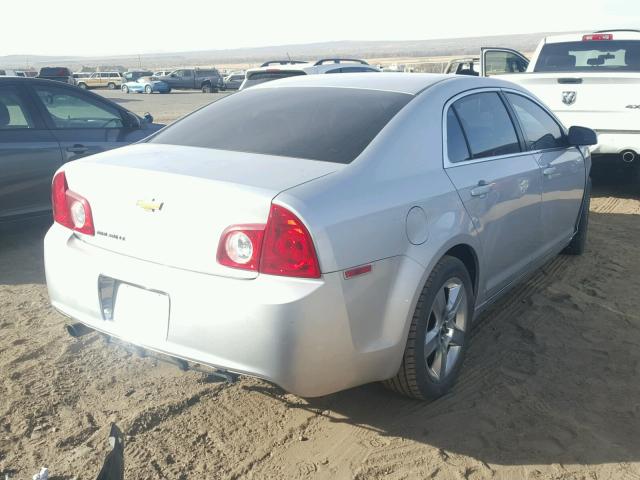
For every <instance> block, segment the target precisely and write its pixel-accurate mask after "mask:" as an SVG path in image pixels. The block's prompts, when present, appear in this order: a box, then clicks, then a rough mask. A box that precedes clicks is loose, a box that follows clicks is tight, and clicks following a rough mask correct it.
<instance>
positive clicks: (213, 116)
mask: <svg viewBox="0 0 640 480" xmlns="http://www.w3.org/2000/svg"><path fill="white" fill-rule="evenodd" d="M411 98H412V96H411V95H407V94H403V93H396V92H382V91H378V90H358V89H352V88H307V87H293V88H264V89H263V88H258V89H253V90H245V91H242V92H240V93H236V94H233V95H230V96H228V97H225V98H223V99H222V100H219V101H217V102H215V103H213V104H211V105H209V106H207V107H205V108H203V109H201V110H198V111H196V112H195V113H193V114H191V115H189V116H188V117H186V118H184V119H183V120H180V121H178V122H176V123H174V124H173V125H171V126H169V127H167V128H165V129H164V130H162V131H161V132H160V133H158V134H157V135H155V136H153V137H152V138H151V139H150V140H149V142H151V143H164V144H171V145H184V146H193V147H204V148H215V149H220V150H232V151H238V152H251V153H261V154H268V155H280V156H285V157H297V158H302V159H311V160H323V161H327V162H335V163H351V161H353V160H354V159H355V158H356V157H357V156H358V155H360V153H361V152H362V151H363V150H364V149H365V147H366V146H367V145H369V143H370V142H371V140H373V139H374V138H375V136H376V135H377V134H378V133H379V132H380V130H382V128H383V127H384V126H385V125H386V124H387V123H388V122H389V120H391V118H392V117H393V116H394V115H395V114H396V113H398V111H399V110H400V109H401V108H402V107H403V106H405V105H406V104H407V103H408V102H409V100H411Z"/></svg>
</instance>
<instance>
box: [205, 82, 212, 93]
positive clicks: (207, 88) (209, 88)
mask: <svg viewBox="0 0 640 480" xmlns="http://www.w3.org/2000/svg"><path fill="white" fill-rule="evenodd" d="M212 91H213V89H212V88H211V84H209V83H205V84H204V85H202V93H211V92H212Z"/></svg>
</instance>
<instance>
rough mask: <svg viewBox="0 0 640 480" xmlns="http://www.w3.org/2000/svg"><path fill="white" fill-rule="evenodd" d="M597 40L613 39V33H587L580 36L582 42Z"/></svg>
mask: <svg viewBox="0 0 640 480" xmlns="http://www.w3.org/2000/svg"><path fill="white" fill-rule="evenodd" d="M597 40H613V35H611V34H610V33H592V34H589V35H583V36H582V41H583V42H589V41H597Z"/></svg>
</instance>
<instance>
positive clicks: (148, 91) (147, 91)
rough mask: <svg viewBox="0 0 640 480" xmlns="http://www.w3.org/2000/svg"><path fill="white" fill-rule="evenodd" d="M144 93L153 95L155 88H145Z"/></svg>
mask: <svg viewBox="0 0 640 480" xmlns="http://www.w3.org/2000/svg"><path fill="white" fill-rule="evenodd" d="M144 93H146V94H149V95H150V94H152V93H153V88H151V85H147V86H145V87H144Z"/></svg>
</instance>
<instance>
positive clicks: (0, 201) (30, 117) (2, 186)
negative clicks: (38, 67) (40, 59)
mask: <svg viewBox="0 0 640 480" xmlns="http://www.w3.org/2000/svg"><path fill="white" fill-rule="evenodd" d="M63 161H64V160H63V157H62V154H61V152H60V146H59V145H58V142H57V140H56V138H55V137H54V136H53V135H52V133H51V132H50V131H49V130H48V129H47V128H46V126H45V124H44V122H43V120H42V118H40V116H39V114H38V111H37V110H36V108H35V107H34V105H33V103H32V101H31V99H30V97H29V95H28V94H27V92H26V91H25V90H24V88H23V87H22V86H20V85H6V84H5V85H2V86H0V218H2V217H10V216H13V215H23V214H30V213H37V212H42V211H47V210H49V209H50V208H51V202H50V197H51V179H52V177H53V174H54V172H55V171H56V170H57V169H58V168H59V167H60V166H61V165H62V163H63Z"/></svg>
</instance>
